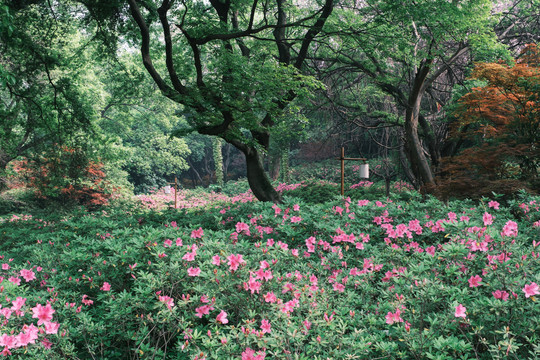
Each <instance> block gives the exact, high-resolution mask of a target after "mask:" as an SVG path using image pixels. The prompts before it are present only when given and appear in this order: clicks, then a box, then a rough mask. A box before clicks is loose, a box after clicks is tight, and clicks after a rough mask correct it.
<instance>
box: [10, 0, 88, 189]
mask: <svg viewBox="0 0 540 360" xmlns="http://www.w3.org/2000/svg"><path fill="white" fill-rule="evenodd" d="M0 11H1V12H2V15H0V20H1V22H2V23H1V25H0V48H1V50H0V53H1V55H0V118H1V119H2V123H1V125H0V173H3V172H4V171H5V169H6V167H7V165H8V164H9V163H10V162H11V161H13V160H14V159H16V158H17V157H19V156H28V155H30V154H32V153H37V152H40V151H41V150H43V149H46V148H47V147H50V146H52V144H69V143H71V144H75V143H77V142H80V143H87V142H88V140H87V138H85V139H84V141H81V140H82V136H83V134H88V133H91V131H92V129H91V122H90V119H91V118H92V116H93V114H94V113H93V109H92V105H91V103H90V102H89V101H87V99H86V98H85V96H84V95H83V94H84V89H83V87H82V86H81V83H82V82H80V80H81V69H83V68H84V66H83V65H82V62H81V61H80V59H78V58H76V57H70V58H66V57H65V56H63V54H64V52H65V51H68V52H69V51H74V52H75V51H76V44H75V43H74V42H73V41H71V40H72V39H74V36H75V35H76V29H75V26H74V24H73V22H72V19H71V18H68V17H67V16H66V13H63V12H58V13H57V12H54V11H53V10H52V8H50V7H49V6H46V5H44V4H43V5H27V4H25V3H22V2H10V3H9V4H8V6H6V5H2V6H0ZM43 14H47V16H44V15H43ZM6 19H7V21H9V23H6ZM6 24H7V25H6ZM1 178H2V177H1V176H0V179H1Z"/></svg>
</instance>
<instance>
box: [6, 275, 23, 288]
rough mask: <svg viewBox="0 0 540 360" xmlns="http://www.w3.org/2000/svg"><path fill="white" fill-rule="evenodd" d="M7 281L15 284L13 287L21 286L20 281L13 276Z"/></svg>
mask: <svg viewBox="0 0 540 360" xmlns="http://www.w3.org/2000/svg"><path fill="white" fill-rule="evenodd" d="M8 281H9V282H11V283H13V284H15V285H17V286H19V285H20V284H21V279H20V278H18V277H14V276H12V277H10V278H9V279H8Z"/></svg>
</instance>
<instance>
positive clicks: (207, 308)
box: [195, 305, 214, 318]
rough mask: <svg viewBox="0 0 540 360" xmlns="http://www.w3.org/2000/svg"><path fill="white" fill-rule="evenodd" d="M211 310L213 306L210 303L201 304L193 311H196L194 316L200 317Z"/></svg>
mask: <svg viewBox="0 0 540 360" xmlns="http://www.w3.org/2000/svg"><path fill="white" fill-rule="evenodd" d="M211 310H214V308H213V307H212V306H211V305H203V306H201V307H198V308H196V309H195V313H196V314H195V316H197V317H199V318H202V317H203V315H208V314H210V311H211Z"/></svg>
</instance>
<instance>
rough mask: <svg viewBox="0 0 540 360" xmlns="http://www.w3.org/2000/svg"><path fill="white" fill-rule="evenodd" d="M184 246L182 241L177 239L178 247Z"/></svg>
mask: <svg viewBox="0 0 540 360" xmlns="http://www.w3.org/2000/svg"><path fill="white" fill-rule="evenodd" d="M182 245H183V244H182V239H180V238H177V239H176V246H182Z"/></svg>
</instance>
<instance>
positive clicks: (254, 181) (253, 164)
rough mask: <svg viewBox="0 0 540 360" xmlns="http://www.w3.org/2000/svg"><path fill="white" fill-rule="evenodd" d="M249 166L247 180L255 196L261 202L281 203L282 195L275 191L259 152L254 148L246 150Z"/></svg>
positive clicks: (247, 147)
mask: <svg viewBox="0 0 540 360" xmlns="http://www.w3.org/2000/svg"><path fill="white" fill-rule="evenodd" d="M244 155H245V156H246V165H247V179H248V182H249V187H250V188H251V191H253V195H255V197H256V198H257V199H259V200H260V201H271V202H274V203H281V195H280V194H279V193H278V192H277V191H276V190H275V189H274V187H273V186H272V183H271V182H270V179H269V178H268V175H267V174H266V171H264V167H263V164H262V162H261V159H260V156H259V152H258V151H257V149H256V148H254V147H252V146H246V149H245V150H244Z"/></svg>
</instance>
